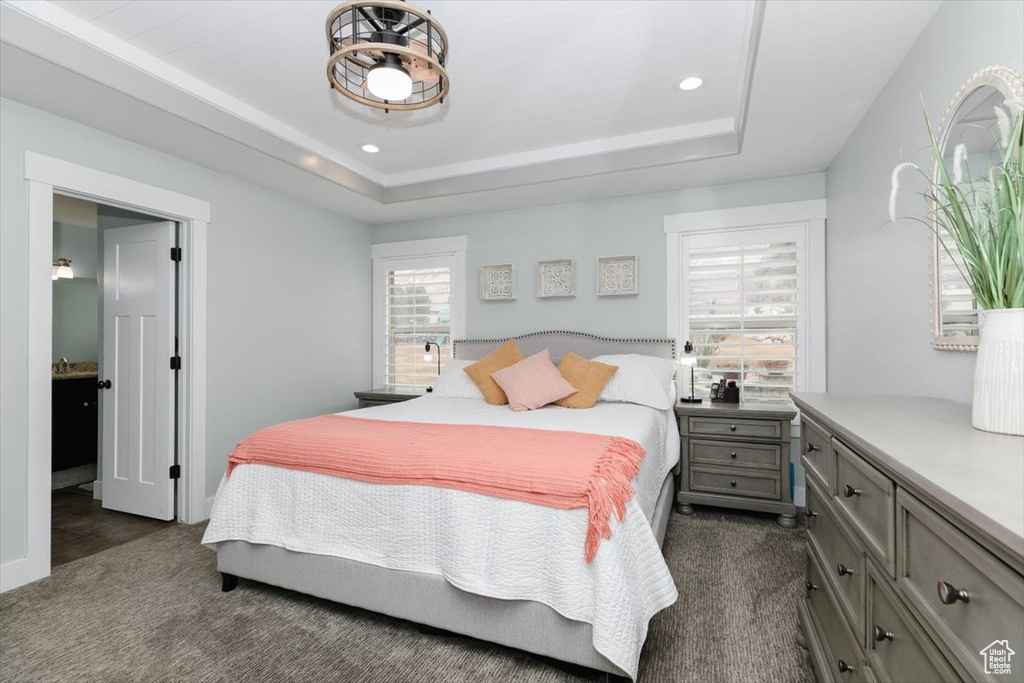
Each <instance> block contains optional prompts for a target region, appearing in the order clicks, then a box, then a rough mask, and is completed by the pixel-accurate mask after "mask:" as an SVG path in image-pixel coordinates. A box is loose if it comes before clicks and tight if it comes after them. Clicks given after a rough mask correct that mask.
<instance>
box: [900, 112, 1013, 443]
mask: <svg viewBox="0 0 1024 683" xmlns="http://www.w3.org/2000/svg"><path fill="white" fill-rule="evenodd" d="M1005 106H1006V109H1004V108H1003V107H999V106H997V107H995V115H996V121H997V124H998V131H999V134H998V140H997V143H996V147H995V150H994V151H995V152H996V154H995V156H996V157H997V160H996V163H994V164H993V165H992V166H991V168H990V169H989V171H988V175H987V176H984V177H978V178H974V177H971V174H970V172H969V161H968V159H967V153H966V148H965V147H964V145H962V144H960V145H957V146H956V147H955V149H954V153H953V160H952V163H951V167H947V163H948V162H947V161H946V158H945V156H944V154H943V149H942V147H943V145H942V144H941V142H940V141H939V140H938V139H936V136H935V133H934V131H933V129H932V125H931V122H930V121H929V119H928V115H927V112H926V113H925V125H926V127H927V129H928V138H929V140H930V142H931V153H932V157H933V162H934V168H935V173H934V174H933V176H932V177H928V176H927V175H925V174H924V173H923V172H922V173H921V174H922V175H923V176H924V177H925V179H926V181H927V183H928V185H927V190H926V192H925V193H924V195H925V198H926V199H927V200H928V206H929V215H928V216H927V217H925V218H915V220H918V221H920V222H922V223H924V224H925V225H927V226H928V227H929V228H930V229H932V230H934V231H935V232H936V235H937V236H938V239H939V242H940V244H941V245H942V248H943V249H945V250H946V252H947V253H949V254H950V256H951V257H953V261H954V262H955V263H956V265H957V268H958V269H959V270H960V273H961V275H962V276H963V278H964V280H965V281H966V282H967V284H968V285H969V286H970V288H971V293H972V294H973V296H974V298H975V300H976V301H977V303H978V307H979V308H980V309H982V310H981V312H980V313H979V322H980V327H981V329H980V340H979V345H978V359H977V363H976V365H975V371H974V403H973V408H972V423H973V425H974V427H975V428H976V429H982V430H985V431H991V432H1001V433H1004V434H1017V435H1024V109H1022V108H1021V106H1020V105H1019V104H1018V103H1016V102H1012V101H1007V102H1006V103H1005ZM909 168H914V169H916V170H917V171H918V172H921V169H920V168H919V167H918V166H916V165H915V164H912V163H902V164H899V165H898V166H896V168H895V169H893V173H892V189H891V193H890V198H889V217H890V218H891V219H892V220H895V219H896V215H895V214H896V211H895V204H896V196H897V193H898V191H899V176H900V173H901V172H903V171H904V170H906V169H909ZM954 246H955V250H954V249H953V248H952V247H954ZM954 254H955V255H954Z"/></svg>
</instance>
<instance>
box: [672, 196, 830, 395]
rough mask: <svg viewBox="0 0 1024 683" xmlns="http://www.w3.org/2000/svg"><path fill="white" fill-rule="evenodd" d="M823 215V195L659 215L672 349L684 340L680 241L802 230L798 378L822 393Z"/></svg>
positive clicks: (824, 368)
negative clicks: (700, 236) (779, 229)
mask: <svg viewBox="0 0 1024 683" xmlns="http://www.w3.org/2000/svg"><path fill="white" fill-rule="evenodd" d="M825 215H826V204H825V200H824V199H815V200H809V201H801V202H786V203H779V204H766V205H763V206H747V207H741V208H736V209H720V210H714V211H699V212H693V213H682V214H672V215H668V216H665V233H666V234H665V241H666V245H665V246H666V250H665V260H666V271H665V275H666V286H667V287H668V291H667V292H666V315H665V319H666V329H667V330H668V334H669V336H672V337H675V339H676V343H677V344H678V348H682V347H683V344H684V343H685V342H686V336H687V334H688V332H687V330H688V327H689V326H688V325H687V324H686V320H684V319H683V315H684V313H683V311H684V308H685V307H684V301H683V300H682V293H683V285H684V283H685V281H686V267H685V257H684V254H683V251H684V242H685V238H686V236H687V235H688V234H689V235H693V234H697V233H715V232H720V233H726V232H733V231H744V230H763V229H766V228H777V227H790V228H794V227H795V228H798V229H799V230H800V231H801V232H802V234H803V245H804V246H803V252H804V254H805V260H806V263H805V264H804V268H803V269H802V270H803V274H802V278H803V290H804V292H805V296H806V307H805V309H804V310H805V312H806V316H807V320H806V324H805V325H804V326H803V331H804V336H805V339H804V340H802V341H803V347H804V353H805V354H806V357H805V360H804V361H803V362H801V363H800V365H801V366H802V369H803V372H804V375H805V376H804V377H803V378H801V387H800V388H801V390H802V391H825V390H826V387H827V378H826V371H827V364H826V348H827V347H826V338H825V330H826V322H827V321H826V317H825V301H826V289H825V284H826V281H825Z"/></svg>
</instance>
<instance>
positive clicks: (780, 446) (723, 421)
mask: <svg viewBox="0 0 1024 683" xmlns="http://www.w3.org/2000/svg"><path fill="white" fill-rule="evenodd" d="M794 417H796V411H795V410H793V408H792V406H790V405H789V404H788V403H782V404H772V403H750V404H747V403H712V402H711V401H704V402H703V403H684V404H681V405H677V406H676V418H677V419H678V420H679V437H680V446H681V451H680V453H681V458H682V468H681V472H680V477H679V493H678V494H676V501H677V502H678V510H679V512H680V513H682V514H684V515H689V514H693V504H694V503H696V504H698V505H714V506H717V507H728V508H736V509H739V510H760V511H762V512H774V513H777V514H778V515H779V524H781V525H782V526H784V527H788V528H792V527H795V526H796V517H795V514H796V507H795V506H794V505H793V499H792V497H791V496H790V482H789V442H790V422H792V420H793V418H794Z"/></svg>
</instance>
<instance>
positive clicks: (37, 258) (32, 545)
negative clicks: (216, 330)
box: [0, 151, 210, 590]
mask: <svg viewBox="0 0 1024 683" xmlns="http://www.w3.org/2000/svg"><path fill="white" fill-rule="evenodd" d="M24 175H25V180H26V181H27V184H28V228H29V231H28V262H29V269H28V358H27V361H28V396H27V408H28V449H27V460H28V461H27V463H26V464H27V482H26V484H27V505H26V507H27V510H26V513H27V548H26V550H27V552H26V556H25V557H24V558H22V559H20V560H16V561H14V562H9V563H6V564H5V565H4V566H3V584H4V585H3V586H0V590H8V589H10V588H14V587H15V586H20V585H22V584H25V583H28V582H30V581H35V580H37V579H41V578H44V577H46V576H49V575H50V512H51V511H50V459H51V454H50V423H51V409H52V408H51V377H50V367H51V360H52V357H51V356H52V346H53V337H52V334H53V320H52V315H53V313H52V311H53V284H52V278H51V275H50V266H51V264H52V262H53V195H54V194H62V195H68V196H71V197H77V198H79V199H87V200H90V201H95V202H98V203H101V204H107V205H111V206H117V207H121V208H125V209H130V210H132V211H137V212H140V213H145V214H147V215H151V216H155V217H158V218H164V219H168V220H173V221H175V222H177V223H178V224H179V225H180V230H179V246H180V247H181V249H182V260H181V264H180V270H179V275H180V279H179V293H178V301H179V308H178V321H179V328H178V339H179V344H180V348H179V353H180V355H181V357H182V364H181V370H180V371H179V376H178V387H179V390H178V405H177V409H178V424H177V436H178V463H179V464H180V465H181V478H180V479H179V480H178V492H177V503H176V505H177V510H176V512H177V517H178V521H181V522H184V523H189V524H192V523H195V522H199V521H202V520H204V519H206V518H207V517H208V516H209V510H208V508H207V501H206V245H207V230H208V227H209V222H210V203H209V202H207V201H205V200H202V199H197V198H195V197H189V196H187V195H184V194H179V193H177V192H172V191H170V190H165V189H163V188H159V187H155V186H153V185H147V184H145V183H141V182H139V181H137V180H131V179H129V178H123V177H120V176H117V175H113V174H111V173H106V172H103V171H97V170H94V169H91V168H88V167H85V166H80V165H78V164H73V163H70V162H68V161H64V160H62V159H56V158H54V157H49V156H45V155H43V154H38V153H36V152H32V151H26V152H25V174H24ZM168 258H170V255H168Z"/></svg>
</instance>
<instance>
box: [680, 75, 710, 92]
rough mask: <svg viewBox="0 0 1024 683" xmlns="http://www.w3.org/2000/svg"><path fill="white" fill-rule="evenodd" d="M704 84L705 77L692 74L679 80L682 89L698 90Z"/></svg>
mask: <svg viewBox="0 0 1024 683" xmlns="http://www.w3.org/2000/svg"><path fill="white" fill-rule="evenodd" d="M702 85H704V79H703V78H701V77H700V76H690V77H689V78H684V79H683V80H681V81H679V89H680V90H696V89H697V88H699V87H700V86H702Z"/></svg>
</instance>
